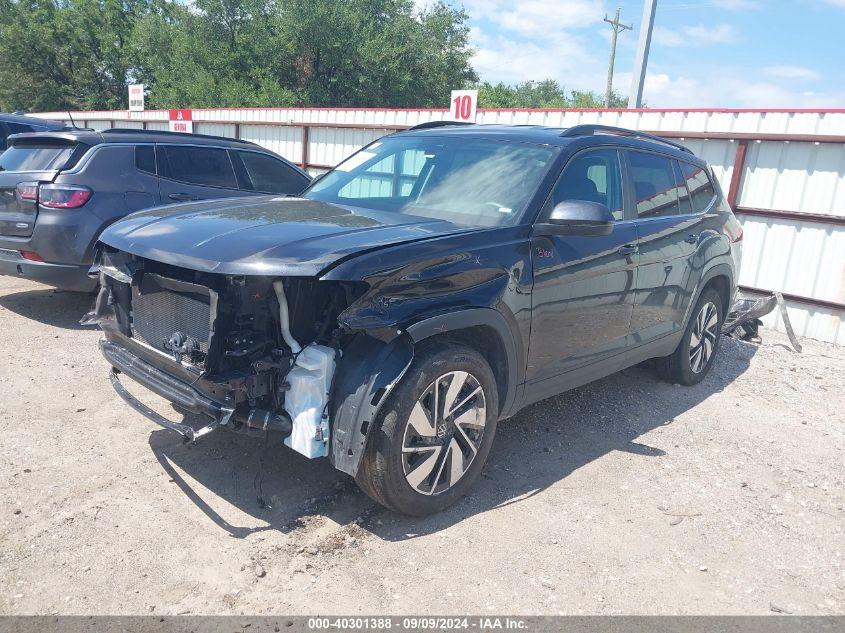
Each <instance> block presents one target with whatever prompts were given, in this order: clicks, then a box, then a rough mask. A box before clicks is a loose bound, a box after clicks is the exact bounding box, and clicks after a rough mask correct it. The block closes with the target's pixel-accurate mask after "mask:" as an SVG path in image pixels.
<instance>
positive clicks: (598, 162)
mask: <svg viewBox="0 0 845 633" xmlns="http://www.w3.org/2000/svg"><path fill="white" fill-rule="evenodd" d="M622 193H623V192H622V169H621V162H620V159H619V153H618V152H617V150H616V149H612V148H601V149H594V150H587V151H584V152H581V153H580V154H577V155H576V156H575V157H574V158H572V159H571V160H570V161H569V163H568V164H567V166H566V168H565V169H564V171H563V173H562V175H561V177H560V178H559V179H558V182H557V184H556V185H555V187H554V189H553V192H552V196H551V198H550V200H549V202H548V203H547V205H546V207H545V208H544V210H543V214H542V215H541V219H542V218H544V217H548V214H549V213H551V209H552V208H554V206H555V205H556V204H558V203H560V202H563V201H565V200H587V201H589V202H599V203H601V204H605V205H606V206H608V208H609V209H610V210H611V212H612V213H613V215H614V217H615V218H616V219H617V220H619V221H618V222H616V223H614V225H613V231H612V232H611V233H610V235H606V236H589V237H587V236H574V235H565V236H564V235H561V236H542V237H534V238H532V240H531V255H532V264H533V267H534V289H533V292H532V306H533V308H532V326H531V342H530V346H529V354H528V368H527V372H526V378H527V380H528V381H542V380H545V379H548V378H554V377H556V376H560V375H561V374H563V373H565V372H567V371H569V370H571V369H575V368H577V367H581V366H583V365H586V364H588V363H592V362H595V361H597V360H599V359H602V358H606V357H609V356H612V355H614V354H619V353H621V352H622V351H624V349H625V347H626V344H627V338H628V333H629V326H630V321H631V314H632V311H633V304H634V290H635V287H636V278H637V264H638V260H639V255H638V253H637V228H636V223H635V222H630V221H624V220H623V217H624V213H623V206H624V205H623V200H624V197H623V195H622Z"/></svg>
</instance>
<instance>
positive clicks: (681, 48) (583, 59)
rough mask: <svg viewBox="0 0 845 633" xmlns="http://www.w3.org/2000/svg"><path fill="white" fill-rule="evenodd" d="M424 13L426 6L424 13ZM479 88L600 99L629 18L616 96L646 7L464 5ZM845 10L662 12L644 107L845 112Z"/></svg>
mask: <svg viewBox="0 0 845 633" xmlns="http://www.w3.org/2000/svg"><path fill="white" fill-rule="evenodd" d="M418 4H425V1H424V0H423V1H420V2H418ZM450 4H452V5H455V6H460V5H462V6H464V8H465V9H466V10H467V12H468V13H469V14H470V26H471V28H472V44H473V46H474V47H475V49H476V54H475V57H474V59H473V64H474V66H475V68H476V70H478V72H479V74H480V75H481V78H482V79H485V80H488V81H504V82H506V83H516V82H521V81H527V80H530V79H535V80H541V79H545V78H547V77H551V78H554V79H557V80H558V81H559V82H560V83H561V84H562V85H563V86H565V87H566V88H567V89H589V90H595V91H598V92H600V93H603V92H604V85H605V81H606V77H607V62H608V56H609V52H610V49H609V38H610V26H609V25H608V24H606V23H604V22H603V21H602V19H603V18H604V16H605V14H606V13H607V14H608V15H610V16H611V17H612V13H613V12H614V11H615V10H616V7H617V6H618V7H621V8H622V17H621V21H622V22H623V23H625V24H630V25H633V26H634V30H633V32H632V31H625V32H624V33H622V34H621V35H620V37H619V47H618V50H617V58H616V74H615V79H614V87H615V88H617V90H618V91H619V92H622V93H623V94H627V93H628V90H629V87H630V82H631V69H632V67H633V63H634V55H635V52H636V44H637V39H638V37H639V27H640V20H641V19H642V10H643V2H642V0H614V1H603V0H522V1H520V0H461V1H451V2H450ZM843 24H845V0H794V1H791V2H790V1H787V0H704V1H702V2H694V1H693V0H657V18H656V21H655V25H656V26H655V34H654V38H653V40H652V48H651V55H650V58H649V66H648V76H647V80H646V88H645V95H644V98H645V100H646V102H647V104H648V105H649V106H652V107H720V106H723V107H740V108H742V107H747V108H762V107H770V108H776V107H805V108H816V107H822V108H826V107H845V42H843V39H845V35H843V30H842V26H843Z"/></svg>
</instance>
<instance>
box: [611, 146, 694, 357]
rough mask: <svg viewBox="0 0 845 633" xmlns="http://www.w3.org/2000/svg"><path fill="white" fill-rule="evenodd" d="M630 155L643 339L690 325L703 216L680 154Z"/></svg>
mask: <svg viewBox="0 0 845 633" xmlns="http://www.w3.org/2000/svg"><path fill="white" fill-rule="evenodd" d="M626 159H627V167H628V177H629V181H630V182H631V187H630V190H631V191H632V192H633V194H634V197H635V199H634V205H635V208H636V209H637V214H638V219H637V221H636V224H637V231H638V238H639V246H640V268H639V272H638V277H637V289H636V297H635V301H634V312H633V316H632V319H631V334H632V340H633V343H634V344H637V343H641V342H647V341H651V340H654V339H656V338H659V337H661V336H665V335H667V334H672V333H673V332H677V331H678V330H680V329H682V328H683V327H684V315H685V314H686V310H687V307H688V306H689V302H690V300H691V297H692V293H693V292H694V290H695V284H696V282H697V272H696V271H697V269H698V268H700V264H698V265H697V264H696V261H695V253H696V251H697V248H698V244H699V241H700V237H701V232H702V228H703V226H702V222H703V216H702V215H698V214H693V213H692V210H693V208H692V204H691V201H690V196H689V192H688V191H687V186H686V184H685V182H684V177H683V176H682V174H681V169H680V167H679V166H678V164H677V161H676V160H675V159H672V158H669V157H667V156H663V155H660V154H653V153H650V152H642V151H633V150H632V151H628V152H626ZM681 211H683V213H681Z"/></svg>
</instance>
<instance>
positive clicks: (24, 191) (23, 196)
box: [15, 182, 38, 202]
mask: <svg viewBox="0 0 845 633" xmlns="http://www.w3.org/2000/svg"><path fill="white" fill-rule="evenodd" d="M15 193H16V195H17V196H18V200H27V201H29V202H35V201H36V200H38V183H37V182H19V183H18V186H17V187H15Z"/></svg>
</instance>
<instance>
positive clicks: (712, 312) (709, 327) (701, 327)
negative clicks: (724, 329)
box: [689, 301, 719, 374]
mask: <svg viewBox="0 0 845 633" xmlns="http://www.w3.org/2000/svg"><path fill="white" fill-rule="evenodd" d="M718 327H719V312H718V311H717V310H716V306H715V305H714V304H713V303H712V302H710V301H708V302H707V303H705V304H704V305H703V306H701V310H699V312H698V315H697V316H696V317H695V322H694V323H693V326H692V332H691V334H690V343H689V363H690V369H692V371H693V373H696V374H699V373H701V372H702V371H703V370H704V368H705V367H707V363H708V362H709V361H710V357H711V356H713V350H715V349H716V336H717V334H718V331H717V330H718Z"/></svg>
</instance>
